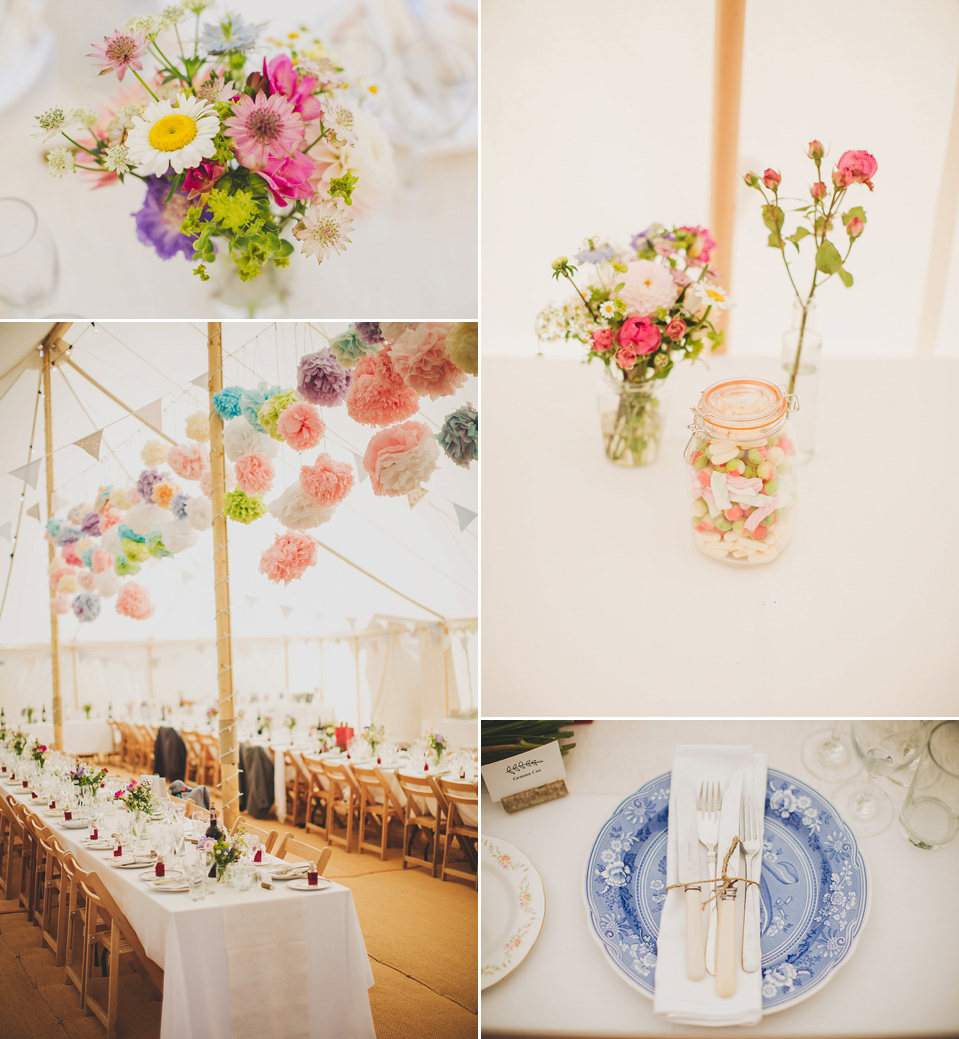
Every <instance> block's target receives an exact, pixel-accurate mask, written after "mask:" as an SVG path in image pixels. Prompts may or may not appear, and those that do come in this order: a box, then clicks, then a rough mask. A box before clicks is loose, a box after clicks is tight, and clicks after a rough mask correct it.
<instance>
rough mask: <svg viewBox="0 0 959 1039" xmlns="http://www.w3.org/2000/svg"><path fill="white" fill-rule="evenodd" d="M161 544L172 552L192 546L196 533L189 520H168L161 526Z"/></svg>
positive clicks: (175, 552) (195, 539) (181, 550)
mask: <svg viewBox="0 0 959 1039" xmlns="http://www.w3.org/2000/svg"><path fill="white" fill-rule="evenodd" d="M161 532H162V534H163V544H164V545H166V547H167V548H168V549H169V550H170V551H171V552H172V553H173V554H174V555H176V554H177V553H178V552H183V551H185V550H186V549H188V548H193V546H194V545H195V544H196V542H197V537H198V534H197V532H196V530H195V529H194V528H193V527H192V526H191V525H190V521H189V520H185V519H182V520H170V521H169V522H167V523H164V524H163V527H162V528H161Z"/></svg>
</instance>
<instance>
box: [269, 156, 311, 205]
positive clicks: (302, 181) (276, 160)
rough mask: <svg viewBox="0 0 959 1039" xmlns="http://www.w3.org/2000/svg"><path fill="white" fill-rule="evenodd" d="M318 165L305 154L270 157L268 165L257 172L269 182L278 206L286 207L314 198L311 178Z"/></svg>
mask: <svg viewBox="0 0 959 1039" xmlns="http://www.w3.org/2000/svg"><path fill="white" fill-rule="evenodd" d="M315 170H316V163H315V162H314V161H313V160H312V159H311V158H310V157H309V155H304V154H303V152H294V154H293V155H286V156H282V157H274V156H272V155H271V156H270V158H269V160H268V161H267V163H266V165H265V166H264V167H263V168H262V169H259V170H257V171H256V172H257V173H258V174H259V175H260V176H261V177H262V178H263V179H264V180H265V181H266V182H267V184H268V185H269V187H270V191H271V192H272V194H273V199H274V201H275V202H276V204H277V205H278V206H286V205H289V203H290V202H291V201H292V200H295V199H298V198H312V197H313V185H312V184H311V183H310V177H312V176H313V173H314V172H315Z"/></svg>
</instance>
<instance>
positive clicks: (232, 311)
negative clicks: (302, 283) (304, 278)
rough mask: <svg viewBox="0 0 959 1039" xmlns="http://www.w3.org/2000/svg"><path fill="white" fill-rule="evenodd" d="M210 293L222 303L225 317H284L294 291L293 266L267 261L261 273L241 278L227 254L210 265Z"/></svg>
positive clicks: (208, 267) (208, 268)
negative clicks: (278, 265)
mask: <svg viewBox="0 0 959 1039" xmlns="http://www.w3.org/2000/svg"><path fill="white" fill-rule="evenodd" d="M207 270H208V272H209V274H210V280H209V282H208V283H207V285H208V287H209V288H210V292H211V295H212V296H213V298H214V299H215V300H217V301H218V302H219V303H220V306H221V309H222V310H223V311H224V312H225V316H228V317H238V318H252V317H283V316H284V313H285V309H284V308H285V304H286V301H287V299H288V298H289V296H290V294H291V292H292V290H293V265H292V264H291V265H290V266H289V267H274V266H273V264H272V263H265V264H264V265H263V270H262V272H261V273H260V275H259V276H258V277H256V278H253V279H251V280H250V281H241V280H240V276H239V274H238V273H237V270H236V267H235V266H234V265H233V262H232V261H231V260H230V258H229V257H228V256H221V257H218V258H217V260H216V261H215V262H213V263H211V264H209V265H208V266H207Z"/></svg>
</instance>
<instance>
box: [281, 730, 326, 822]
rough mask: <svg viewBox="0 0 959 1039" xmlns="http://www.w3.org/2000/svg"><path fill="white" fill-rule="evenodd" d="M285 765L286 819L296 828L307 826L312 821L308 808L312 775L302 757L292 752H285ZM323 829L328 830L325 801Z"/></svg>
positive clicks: (324, 804) (324, 803)
mask: <svg viewBox="0 0 959 1039" xmlns="http://www.w3.org/2000/svg"><path fill="white" fill-rule="evenodd" d="M283 764H284V765H285V766H286V817H287V819H288V821H289V822H291V823H292V824H293V825H294V826H300V825H304V826H305V825H306V823H307V822H308V821H309V820H310V813H309V810H308V807H307V804H308V798H309V795H310V773H309V772H308V771H307V769H306V765H305V764H304V762H303V760H302V759H301V758H300V756H299V755H298V754H294V753H293V752H292V751H289V750H285V751H283ZM307 829H309V828H307ZM323 829H324V830H325V829H326V801H325V799H324V802H323Z"/></svg>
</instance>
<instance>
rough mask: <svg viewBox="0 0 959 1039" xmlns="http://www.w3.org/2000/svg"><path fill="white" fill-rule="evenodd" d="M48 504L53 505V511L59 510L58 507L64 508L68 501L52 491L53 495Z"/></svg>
mask: <svg viewBox="0 0 959 1039" xmlns="http://www.w3.org/2000/svg"><path fill="white" fill-rule="evenodd" d="M50 504H51V506H52V507H53V511H54V512H59V510H60V509H63V508H65V507H66V506H67V505H68V504H69V503H68V502H66V501H64V500H63V498H61V497H60V495H59V494H57V492H56V491H54V492H53V497H52V498H51V499H50Z"/></svg>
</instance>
